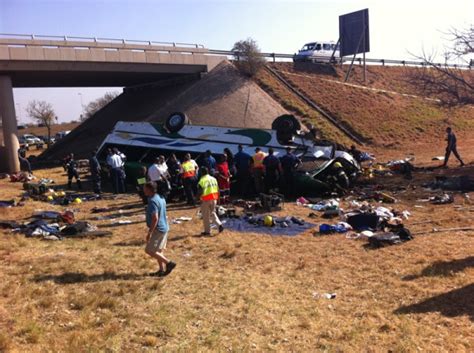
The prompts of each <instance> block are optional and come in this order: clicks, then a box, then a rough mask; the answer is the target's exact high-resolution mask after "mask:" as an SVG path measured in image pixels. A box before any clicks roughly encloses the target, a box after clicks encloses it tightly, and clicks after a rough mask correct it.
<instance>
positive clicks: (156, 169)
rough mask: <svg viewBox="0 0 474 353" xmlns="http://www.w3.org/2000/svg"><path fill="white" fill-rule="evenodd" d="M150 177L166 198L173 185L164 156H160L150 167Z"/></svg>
mask: <svg viewBox="0 0 474 353" xmlns="http://www.w3.org/2000/svg"><path fill="white" fill-rule="evenodd" d="M148 179H149V180H150V181H152V182H154V183H155V184H156V186H157V188H158V189H159V190H161V193H162V194H163V196H164V197H165V199H166V198H167V197H168V194H169V192H170V190H171V186H170V183H169V179H170V174H169V172H168V165H167V164H166V160H165V157H164V156H158V157H157V158H156V160H155V163H153V164H152V165H151V166H150V168H148Z"/></svg>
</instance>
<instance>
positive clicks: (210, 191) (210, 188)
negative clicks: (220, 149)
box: [198, 167, 224, 235]
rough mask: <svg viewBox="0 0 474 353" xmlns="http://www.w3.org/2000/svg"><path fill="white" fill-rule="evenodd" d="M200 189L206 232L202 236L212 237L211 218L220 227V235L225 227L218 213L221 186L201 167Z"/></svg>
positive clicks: (207, 170) (205, 168)
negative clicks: (217, 206)
mask: <svg viewBox="0 0 474 353" xmlns="http://www.w3.org/2000/svg"><path fill="white" fill-rule="evenodd" d="M198 187H199V194H200V195H201V214H202V222H203V224H204V232H202V233H201V235H211V217H212V220H213V221H214V223H215V224H216V225H217V226H219V233H221V232H222V231H223V230H224V227H223V226H222V222H221V221H220V220H219V217H217V213H216V205H217V200H218V199H219V186H218V184H217V180H216V178H214V177H212V176H210V175H209V169H207V167H201V179H200V180H199V183H198Z"/></svg>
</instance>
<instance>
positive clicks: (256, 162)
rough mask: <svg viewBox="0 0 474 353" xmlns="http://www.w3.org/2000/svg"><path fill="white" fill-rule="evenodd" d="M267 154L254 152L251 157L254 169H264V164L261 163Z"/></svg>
mask: <svg viewBox="0 0 474 353" xmlns="http://www.w3.org/2000/svg"><path fill="white" fill-rule="evenodd" d="M266 156H267V155H266V154H265V152H262V151H260V152H258V153H255V154H254V156H253V157H252V159H253V168H254V169H264V165H263V160H264V159H265V157H266Z"/></svg>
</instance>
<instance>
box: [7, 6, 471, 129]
mask: <svg viewBox="0 0 474 353" xmlns="http://www.w3.org/2000/svg"><path fill="white" fill-rule="evenodd" d="M448 4H449V6H447V5H448ZM363 8H369V13H370V35H371V52H370V53H369V54H368V55H367V56H368V57H373V58H391V59H411V58H412V56H411V55H410V53H415V54H417V53H420V52H421V50H422V49H423V48H424V49H425V50H426V51H428V52H432V51H437V52H439V53H440V52H442V48H443V46H444V45H448V44H449V43H448V42H446V36H445V35H444V34H443V33H442V32H443V31H446V30H447V29H449V28H450V27H451V26H453V27H466V26H468V25H469V24H472V23H473V22H474V21H473V18H474V15H473V14H474V1H473V0H469V1H466V0H451V1H449V2H446V1H416V0H412V1H408V0H398V1H385V0H378V1H375V0H372V1H358V0H352V1H348V0H347V1H342V0H333V1H329V0H313V1H290V0H287V1H284V0H253V1H250V0H240V1H226V0H220V1H218V0H215V1H206V0H201V1H198V0H174V1H165V0H154V1H151V0H95V1H92V0H76V1H72V0H55V1H52V0H45V1H43V0H0V33H18V34H30V33H34V34H47V35H69V36H85V37H109V38H126V39H139V40H155V41H170V42H186V43H200V44H204V45H205V46H206V47H208V48H212V49H230V48H231V47H232V45H233V43H234V42H236V41H238V40H240V39H245V38H247V37H252V38H254V39H255V40H257V42H258V43H259V45H260V47H261V49H262V50H263V51H266V52H280V53H294V52H296V51H297V50H298V48H300V47H301V46H302V45H303V44H304V43H305V42H308V41H313V40H317V39H332V40H337V38H338V16H339V15H341V14H344V13H348V12H352V11H355V10H359V9H363ZM107 90H111V89H110V88H108V89H75V88H67V89H16V90H15V100H16V102H17V103H19V104H18V105H17V109H18V110H20V112H19V114H17V115H19V116H20V120H21V121H22V122H27V121H28V119H27V117H26V114H25V112H24V107H25V106H26V104H27V102H28V101H29V100H31V99H42V100H48V101H50V102H51V103H52V104H53V106H54V108H55V109H56V112H57V114H58V116H59V118H60V120H61V121H67V120H73V119H77V117H78V116H79V114H80V112H81V96H80V95H79V94H78V93H82V101H83V103H84V104H86V103H87V102H89V101H90V100H92V99H94V98H96V97H98V96H100V95H102V94H103V93H104V92H105V91H107Z"/></svg>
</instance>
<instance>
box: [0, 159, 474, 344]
mask: <svg viewBox="0 0 474 353" xmlns="http://www.w3.org/2000/svg"><path fill="white" fill-rule="evenodd" d="M425 163H429V162H428V160H426V161H425ZM460 171H461V170H456V169H449V170H447V171H446V170H440V171H436V172H434V173H435V174H440V173H458V172H460ZM462 172H463V173H470V174H471V175H472V173H473V172H474V167H472V166H471V167H467V168H464V169H462ZM36 174H37V175H38V176H48V177H52V178H54V179H55V180H56V182H57V183H58V184H64V183H65V181H66V177H65V175H64V173H63V172H62V170H61V169H60V168H55V169H48V170H39V171H37V172H36ZM432 178H433V173H427V172H423V173H415V175H414V179H413V180H412V181H410V182H408V181H406V180H404V179H401V178H399V177H396V176H395V177H384V178H379V179H377V180H376V182H377V183H379V184H380V185H383V187H384V189H385V190H388V191H391V192H393V193H394V195H395V196H396V197H397V198H399V199H400V202H399V203H397V204H395V205H394V207H395V208H397V209H399V210H405V209H407V210H409V211H410V212H411V213H412V216H411V218H410V219H409V221H407V226H408V227H409V229H410V230H411V231H412V232H420V231H430V230H431V229H432V228H433V227H438V228H446V227H461V226H463V227H465V226H474V221H473V213H472V207H471V206H469V205H465V207H464V209H461V210H456V209H455V208H454V205H459V204H461V205H462V204H463V202H464V201H463V200H464V198H463V197H462V195H460V194H457V195H455V204H454V205H453V204H450V205H439V206H437V205H430V204H426V203H424V204H420V203H418V202H417V201H416V200H417V199H419V198H423V197H426V196H428V195H432V194H431V193H429V192H428V191H426V190H424V189H423V188H421V187H420V185H421V183H422V182H423V181H426V180H431V179H432ZM401 186H402V188H400V187H401ZM396 190H399V191H398V192H397V191H396ZM400 190H401V191H400ZM21 192H22V191H21V184H19V183H10V182H8V181H7V180H6V179H4V180H0V199H11V198H13V197H18V196H19V195H20V194H21ZM471 196H472V197H474V193H473V194H472V195H471ZM415 205H422V206H423V207H415ZM94 206H107V207H112V208H113V210H111V211H110V212H108V213H106V214H113V213H118V212H119V210H120V209H123V208H126V210H124V211H123V213H122V214H121V215H122V216H123V217H124V218H123V219H130V220H132V224H128V225H121V226H112V225H111V220H102V221H97V220H92V218H93V216H96V214H94V215H92V214H91V212H90V211H91V208H92V207H94ZM343 206H344V207H347V202H345V201H343ZM72 208H74V209H75V213H76V218H77V219H79V220H90V221H91V222H92V223H94V224H97V225H99V226H100V228H101V229H103V230H111V231H112V232H113V235H112V236H110V237H105V238H95V239H64V240H62V241H42V240H39V239H35V238H25V237H24V236H23V235H14V234H11V233H10V232H9V231H5V230H4V231H0V351H7V352H46V351H55V352H99V351H101V352H135V351H150V352H153V351H183V352H189V351H191V352H194V351H200V352H203V351H293V352H308V351H324V352H358V351H363V352H387V351H390V352H413V351H425V352H435V351H439V352H448V351H449V352H469V351H471V352H472V351H473V347H474V330H473V329H474V300H473V298H474V241H473V240H474V238H473V237H474V231H470V232H469V231H468V232H461V231H459V232H444V233H428V234H426V235H419V236H417V237H416V238H415V239H414V240H412V241H409V242H407V243H404V244H401V245H396V246H391V247H387V248H382V249H377V250H369V249H367V248H366V247H364V244H365V242H364V241H358V240H350V239H346V237H345V236H344V235H330V236H319V235H318V236H314V235H313V231H312V230H309V231H307V232H305V233H303V234H301V235H299V236H296V237H271V236H266V235H259V234H255V233H238V232H230V231H225V232H224V233H222V234H220V235H216V236H213V237H209V238H207V237H206V238H203V237H199V236H198V234H199V233H200V232H201V224H200V221H198V220H193V221H191V222H189V223H183V224H172V225H171V233H170V239H169V243H168V249H167V254H168V255H169V257H170V258H171V259H173V260H175V261H176V262H177V264H178V266H177V268H176V270H175V271H174V272H173V273H172V274H171V275H169V276H168V277H165V278H163V279H159V278H153V277H149V276H148V273H149V272H152V271H155V270H156V267H155V264H154V262H153V261H152V260H151V259H150V258H148V257H147V256H146V255H145V254H144V251H143V248H144V244H143V236H144V234H145V225H144V221H143V217H142V214H143V209H142V207H141V206H140V204H139V202H138V198H137V197H136V196H135V195H133V194H129V195H124V196H122V197H120V198H117V199H116V200H109V201H96V202H83V203H82V204H79V205H74V206H72ZM63 209H64V207H62V206H54V205H49V204H47V203H43V202H37V201H27V202H26V204H25V206H23V207H17V208H10V209H0V219H13V220H18V221H20V220H24V219H25V218H27V217H29V216H30V215H31V214H32V213H33V212H34V211H35V210H63ZM308 213H309V210H308V209H306V208H303V207H298V206H296V205H293V204H286V205H285V207H284V209H283V210H282V211H280V212H278V214H280V215H296V216H301V217H303V218H305V219H307V220H309V218H307V216H308ZM99 215H101V214H99ZM195 215H196V209H187V208H185V207H183V206H181V205H169V211H168V217H169V218H170V219H172V218H175V217H179V216H192V217H195ZM119 219H120V218H119ZM114 221H116V220H114ZM322 221H323V220H322V219H315V220H311V222H314V223H316V224H319V223H321V222H322ZM420 222H421V223H420ZM324 293H336V295H337V296H336V298H334V299H326V298H322V297H321V294H324Z"/></svg>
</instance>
